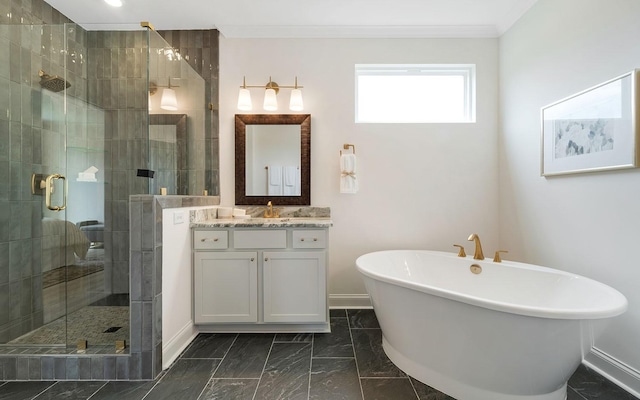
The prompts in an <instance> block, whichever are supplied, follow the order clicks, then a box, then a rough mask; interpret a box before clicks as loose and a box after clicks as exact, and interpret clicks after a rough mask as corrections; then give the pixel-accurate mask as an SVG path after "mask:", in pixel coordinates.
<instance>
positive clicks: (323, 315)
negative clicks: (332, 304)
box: [193, 227, 329, 332]
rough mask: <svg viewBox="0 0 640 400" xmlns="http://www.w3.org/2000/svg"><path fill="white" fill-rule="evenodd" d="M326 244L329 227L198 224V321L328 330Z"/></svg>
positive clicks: (217, 326) (232, 327) (219, 327)
mask: <svg viewBox="0 0 640 400" xmlns="http://www.w3.org/2000/svg"><path fill="white" fill-rule="evenodd" d="M327 250H328V249H327V229H304V228H299V227H296V228H282V229H272V228H261V229H256V228H235V227H231V228H226V229H206V228H194V230H193V272H194V275H193V276H194V282H193V288H194V320H195V323H196V324H197V325H200V326H202V325H206V326H209V328H211V330H212V331H269V332H272V331H283V332H284V331H286V332H297V331H313V332H323V331H328V329H329V311H328V302H327Z"/></svg>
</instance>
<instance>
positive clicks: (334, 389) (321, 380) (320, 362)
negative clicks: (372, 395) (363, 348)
mask: <svg viewBox="0 0 640 400" xmlns="http://www.w3.org/2000/svg"><path fill="white" fill-rule="evenodd" d="M309 385H310V388H309V400H326V399H331V400H362V390H361V389H360V379H359V378H358V369H357V367H356V360H355V359H353V358H314V359H312V360H311V380H310V383H309Z"/></svg>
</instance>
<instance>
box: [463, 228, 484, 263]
mask: <svg viewBox="0 0 640 400" xmlns="http://www.w3.org/2000/svg"><path fill="white" fill-rule="evenodd" d="M467 240H469V241H472V240H473V241H474V242H475V244H476V251H475V252H474V253H473V259H474V260H484V254H482V245H481V244H480V236H478V234H477V233H472V234H471V235H470V236H469V238H468V239H467Z"/></svg>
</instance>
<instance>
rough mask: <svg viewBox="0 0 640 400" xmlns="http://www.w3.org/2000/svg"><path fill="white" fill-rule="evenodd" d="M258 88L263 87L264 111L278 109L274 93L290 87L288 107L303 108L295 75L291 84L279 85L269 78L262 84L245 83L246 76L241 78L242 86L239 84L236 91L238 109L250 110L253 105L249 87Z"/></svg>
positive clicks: (300, 87)
mask: <svg viewBox="0 0 640 400" xmlns="http://www.w3.org/2000/svg"><path fill="white" fill-rule="evenodd" d="M251 88H260V89H265V93H264V102H263V103H262V108H263V109H264V110H266V111H276V110H277V109H278V99H277V97H276V95H277V94H278V92H279V91H280V89H282V88H285V89H292V90H291V98H290V100H289V109H290V110H291V111H302V110H304V104H303V102H302V90H300V89H302V86H298V77H297V76H296V77H295V83H294V84H293V85H286V86H280V85H278V84H277V83H276V82H274V81H272V80H271V77H269V82H268V83H267V84H266V85H264V86H257V85H247V81H246V78H245V77H243V78H242V86H240V92H239V93H238V110H242V111H250V110H251V109H252V108H253V106H252V103H251V93H250V91H249V89H251Z"/></svg>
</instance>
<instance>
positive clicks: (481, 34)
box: [217, 25, 500, 39]
mask: <svg viewBox="0 0 640 400" xmlns="http://www.w3.org/2000/svg"><path fill="white" fill-rule="evenodd" d="M217 29H218V30H219V31H220V33H221V34H222V35H223V36H224V37H225V38H229V39H232V38H238V39H249V38H255V39H257V38H269V39H278V38H283V39H284V38H327V39H332V38H354V39H366V38H391V39H395V38H496V37H498V36H499V34H500V32H499V31H498V28H497V27H496V26H493V25H430V26H364V25H356V26H353V25H352V26H326V25H322V26H299V25H290V26H272V25H251V26H250V25H222V26H218V27H217Z"/></svg>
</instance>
